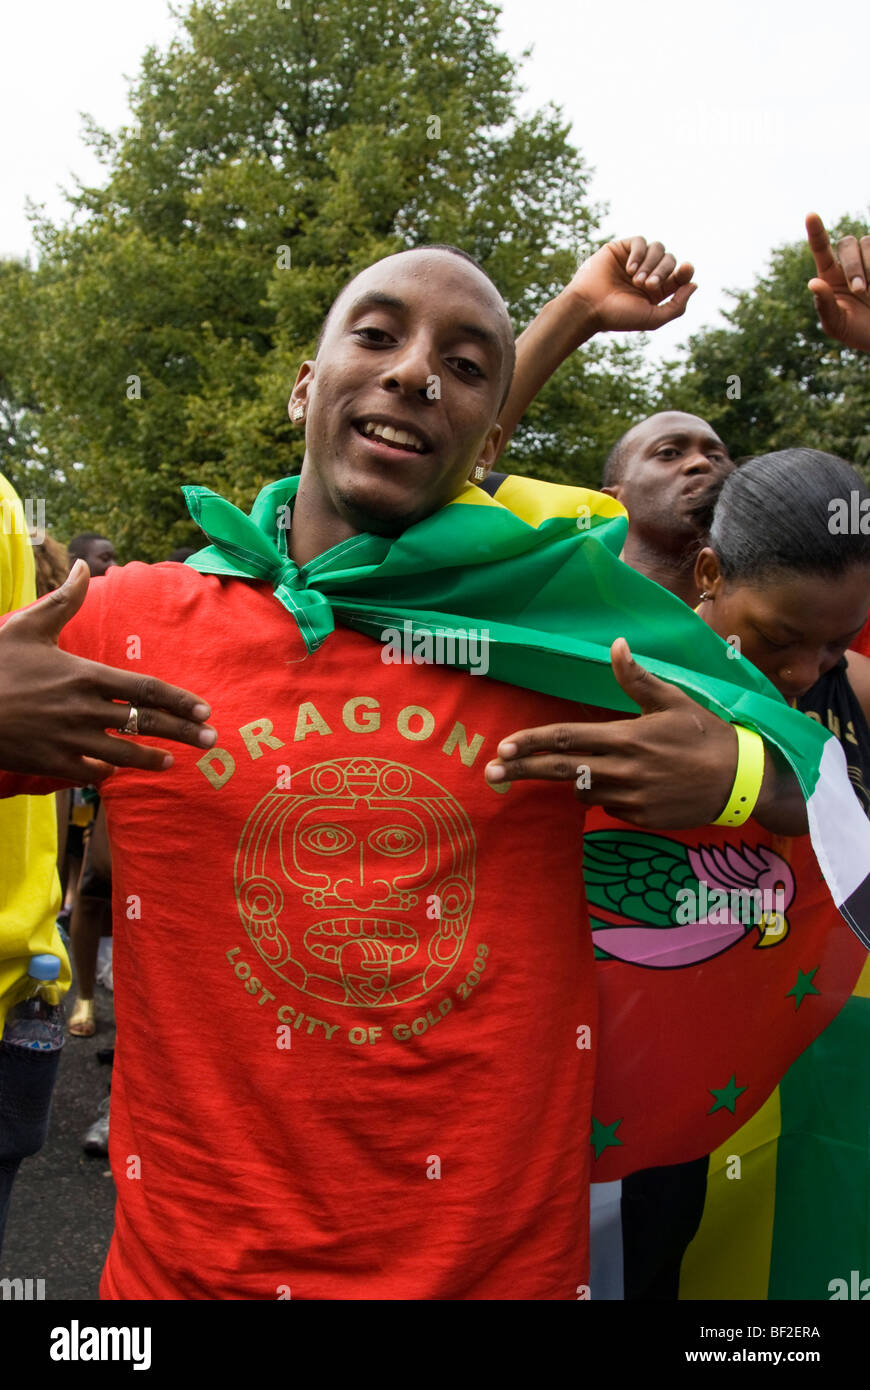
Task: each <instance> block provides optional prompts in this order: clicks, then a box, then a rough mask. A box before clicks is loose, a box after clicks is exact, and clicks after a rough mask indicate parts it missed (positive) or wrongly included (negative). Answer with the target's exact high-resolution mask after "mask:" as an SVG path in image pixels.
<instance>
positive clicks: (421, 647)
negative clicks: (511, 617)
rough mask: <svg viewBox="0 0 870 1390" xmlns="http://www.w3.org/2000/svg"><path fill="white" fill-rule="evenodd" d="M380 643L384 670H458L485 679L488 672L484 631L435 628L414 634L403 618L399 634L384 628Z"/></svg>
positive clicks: (393, 628) (487, 654) (394, 628)
mask: <svg viewBox="0 0 870 1390" xmlns="http://www.w3.org/2000/svg"><path fill="white" fill-rule="evenodd" d="M381 641H382V642H383V644H384V645H383V647H382V649H381V661H383V663H384V665H385V666H390V665H404V666H412V665H413V666H459V667H461V668H463V669H467V670H468V672H469V674H470V675H472V676H485V675H486V673H487V671H488V670H489V633H488V632H487V630H486V629H485V628H482V629H480V630H479V631H478V630H477V629H475V628H440V627H439V628H436V629H435V631H434V632H426V631H424V630H422V629H418V631H417V632H415V631H414V624H413V623H412V622H411V621H410V619H409V618H406V619H405V621H404V623H403V624H402V628H401V630H400V629H399V628H397V627H385V628H384V629H383V631H382V632H381Z"/></svg>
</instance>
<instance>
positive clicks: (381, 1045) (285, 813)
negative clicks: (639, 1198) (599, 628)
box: [62, 564, 596, 1299]
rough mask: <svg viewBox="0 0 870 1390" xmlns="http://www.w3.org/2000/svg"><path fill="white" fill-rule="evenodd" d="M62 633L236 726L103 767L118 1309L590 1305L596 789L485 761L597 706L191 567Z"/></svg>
mask: <svg viewBox="0 0 870 1390" xmlns="http://www.w3.org/2000/svg"><path fill="white" fill-rule="evenodd" d="M62 640H63V646H64V647H65V648H66V649H67V650H69V651H73V652H75V653H77V654H80V655H83V656H87V657H90V658H93V659H95V660H98V661H101V662H105V663H106V664H108V665H110V666H118V667H123V668H127V669H130V670H135V671H141V672H143V673H147V674H149V675H153V676H157V677H159V678H162V679H163V680H166V681H170V682H172V683H173V684H176V685H181V686H184V687H186V688H188V689H191V690H194V691H196V692H197V693H198V694H200V695H202V696H204V697H205V698H206V699H207V700H208V701H209V702H210V704H211V706H212V716H211V722H212V724H213V725H214V726H215V728H216V729H217V731H218V743H217V746H216V748H215V749H212V750H209V751H208V752H207V753H205V754H203V755H200V754H199V753H197V751H196V750H194V749H190V748H187V747H185V746H182V745H171V746H172V750H173V752H174V755H175V764H174V766H173V767H172V768H171V769H170V770H169V771H168V772H164V773H156V774H152V773H148V772H140V771H136V772H130V771H125V770H118V771H115V772H113V773H112V775H111V776H109V777H108V778H107V779H106V780H105V781H104V782H103V784H102V787H101V795H102V796H103V798H104V800H105V804H106V808H107V816H108V825H109V833H110V837H111V842H112V855H113V869H114V901H113V908H114V932H115V956H114V983H115V1010H116V1017H117V1026H118V1031H117V1050H116V1054H115V1066H114V1076H113V1083H112V1106H111V1131H110V1154H111V1162H112V1169H113V1172H114V1175H115V1181H116V1186H117V1191H118V1203H117V1210H116V1227H115V1233H114V1236H113V1239H112V1244H111V1248H110V1250H109V1255H108V1259H107V1262H106V1267H105V1270H104V1273H103V1279H102V1283H101V1294H102V1296H103V1297H104V1298H119V1299H137V1298H144V1299H168V1298H180V1299H240V1298H241V1299H276V1298H280V1297H285V1298H286V1297H292V1298H296V1299H299V1298H302V1299H399V1298H402V1299H576V1297H577V1289H578V1285H582V1284H584V1283H586V1282H587V1224H588V1218H587V1207H588V1180H589V1160H590V1157H591V1149H590V1145H589V1120H590V1105H591V1093H592V1084H593V1074H592V1073H593V1057H592V1051H591V1050H590V1047H589V1046H588V1039H589V1036H590V1034H589V1033H585V1032H583V1031H580V1032H578V1030H591V1037H592V1038H593V1039H594V1037H595V1034H596V1027H595V1024H596V1017H595V1014H596V1003H595V993H594V976H593V965H592V946H591V940H590V936H589V929H588V919H587V915H586V910H585V905H584V896H583V888H582V878H581V874H580V872H579V863H580V854H581V840H582V826H583V820H582V814H581V812H580V809H579V807H578V805H577V803H576V802H575V800H574V797H573V789H572V788H571V786H570V784H564V783H562V784H555V783H553V784H550V783H518V784H517V785H515V786H513V787H512V788H511V789H510V791H509V792H508V793H506V794H505V793H499V792H496V791H495V790H494V789H492V788H490V787H489V786H488V785H487V783H486V782H485V780H484V777H483V768H484V766H485V764H486V762H487V761H488V760H489V759H490V758H491V757H493V756H494V755H495V749H496V744H497V743H498V741H499V739H501V738H503V737H505V735H506V734H508V733H511V732H514V731H516V730H518V729H522V728H525V727H534V726H536V725H541V724H549V723H552V722H555V721H557V720H560V719H565V718H569V717H571V716H572V713H574V717H576V713H575V712H573V707H572V706H570V705H568V704H565V703H563V702H561V701H558V700H551V699H547V698H545V697H543V696H539V695H537V694H534V693H530V692H526V691H523V690H519V689H515V688H513V687H509V686H506V685H501V684H499V683H497V682H494V681H490V680H488V679H485V678H481V677H478V676H472V675H466V674H464V673H461V672H456V671H452V670H449V669H445V668H444V667H435V666H428V667H425V666H413V665H385V664H384V663H383V662H382V660H381V650H382V649H381V646H380V644H379V643H378V642H375V641H372V640H371V639H370V638H367V637H364V636H361V635H360V634H357V633H353V632H350V631H348V630H346V629H341V628H339V629H338V630H337V631H336V632H335V633H334V634H333V635H331V636H330V637H329V638H328V639H327V641H326V643H325V644H324V646H323V647H322V648H321V649H320V650H319V651H318V652H317V653H316V654H314V655H307V654H306V651H305V647H304V645H303V643H302V640H301V637H300V635H299V631H298V628H297V626H296V623H295V621H294V620H293V618H292V617H291V616H290V615H289V614H288V613H287V612H286V611H285V609H284V608H283V607H281V605H280V604H279V603H278V602H277V601H276V599H275V598H274V597H273V595H272V593H271V591H270V589H269V588H268V587H267V586H264V585H261V584H256V583H253V582H250V583H249V582H246V581H240V580H220V579H218V578H215V577H212V576H206V575H200V574H198V573H196V572H195V571H193V570H191V569H186V568H184V567H182V566H179V565H171V564H167V565H157V566H145V565H140V564H131V565H127V566H126V567H124V568H119V569H112V570H110V571H109V573H108V574H107V576H106V577H105V578H103V579H99V580H97V581H95V582H93V583H92V584H91V586H90V590H89V594H88V598H87V601H86V603H85V605H84V607H83V608H82V610H81V612H80V613H79V614H78V615H77V616H76V617H75V618H74V619H73V620H72V621H71V622H70V623H69V625H68V626H67V627H66V628H65V630H64V634H63V639H62ZM158 742H159V741H158ZM161 746H164V747H168V746H170V745H167V744H165V743H164V744H163V745H161ZM584 1038H585V1039H586V1041H584Z"/></svg>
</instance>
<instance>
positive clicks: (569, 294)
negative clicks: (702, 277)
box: [499, 236, 697, 453]
mask: <svg viewBox="0 0 870 1390" xmlns="http://www.w3.org/2000/svg"><path fill="white" fill-rule="evenodd" d="M692 275H693V267H692V266H691V265H690V264H689V263H688V262H684V263H683V264H682V265H680V266H677V264H676V259H675V258H674V256H672V255H671V254H670V252H666V251H665V248H664V247H663V246H662V244H661V242H660V241H653V242H651V243H649V245H648V244H647V242H646V241H645V240H644V238H643V237H640V236H635V237H625V238H624V239H623V240H622V241H611V242H610V243H609V245H607V246H604V247H602V248H601V250H600V251H596V252H595V255H594V256H590V258H589V260H588V261H584V263H583V264H582V265H581V266H580V268H579V270H578V271H577V273H576V275H575V276H574V278H573V280H572V281H571V282H570V284H568V285H566V287H565V289H564V290H563V291H562V293H561V294H559V295H557V296H556V298H555V299H551V300H550V302H549V304H546V305H545V306H544V308H543V309H542V310H541V312H540V313H539V314H538V316H537V318H535V319H534V320H533V321H532V322H531V323H530V324H529V326H528V328H527V329H526V330H525V331H524V332H523V333H521V334H520V336H519V338H518V339H517V364H516V370H515V371H514V378H513V382H512V385H511V389H510V393H509V395H508V398H507V400H506V401H505V404H504V408H503V410H502V413H501V416H500V417H499V424H500V425H501V427H502V431H503V433H502V440H501V446H500V451H499V452H500V453H502V452H503V451H504V448H505V445H506V444H507V441H508V440H509V439H510V437H511V435H512V434H513V432H514V430H515V429H516V427H517V425H518V424H519V422H520V420H521V419H522V417H523V415H524V414H525V412H526V410H527V409H528V406H529V404H530V402H531V401H533V400H534V398H535V396H536V395H537V394H538V392H539V391H540V389H541V387H542V386H543V385H544V383H545V382H546V381H548V380H549V378H550V377H551V376H552V375H553V373H554V372H555V370H556V368H557V367H560V366H561V364H562V363H563V362H564V361H565V358H566V357H569V356H570V355H571V353H572V352H574V351H575V350H576V349H577V348H578V347H580V346H581V345H582V344H583V343H585V342H587V341H588V340H589V339H590V338H591V337H592V336H593V335H594V334H595V333H630V332H644V331H645V332H648V333H649V332H654V331H655V329H657V328H660V327H661V326H662V324H664V323H670V322H671V321H672V320H673V319H676V318H679V317H680V315H681V314H682V313H684V312H685V308H686V305H687V303H688V302H689V299H690V297H691V296H692V295H693V294H694V292H695V290H696V289H697V286H696V285H694V284H692V283H691V280H692Z"/></svg>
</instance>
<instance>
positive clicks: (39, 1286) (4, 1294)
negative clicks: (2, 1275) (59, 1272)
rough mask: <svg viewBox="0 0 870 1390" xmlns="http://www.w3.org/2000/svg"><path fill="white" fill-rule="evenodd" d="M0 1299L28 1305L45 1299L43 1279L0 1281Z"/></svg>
mask: <svg viewBox="0 0 870 1390" xmlns="http://www.w3.org/2000/svg"><path fill="white" fill-rule="evenodd" d="M0 1298H2V1299H12V1300H15V1301H18V1300H21V1301H22V1302H25V1303H29V1302H31V1301H33V1300H34V1299H40V1298H45V1280H44V1279H0Z"/></svg>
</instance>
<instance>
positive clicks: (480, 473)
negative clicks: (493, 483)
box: [474, 463, 486, 483]
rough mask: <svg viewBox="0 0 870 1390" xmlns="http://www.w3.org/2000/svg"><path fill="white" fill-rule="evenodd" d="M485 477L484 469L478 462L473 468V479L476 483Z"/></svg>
mask: <svg viewBox="0 0 870 1390" xmlns="http://www.w3.org/2000/svg"><path fill="white" fill-rule="evenodd" d="M485 477H486V469H485V468H484V466H483V464H482V463H479V464H478V465H477V467H476V468H475V470H474V481H475V482H476V483H482V482H483V480H484V478H485Z"/></svg>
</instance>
